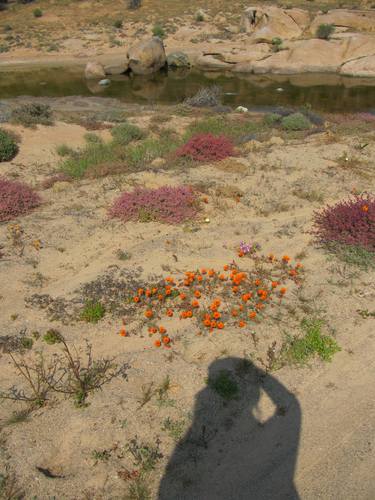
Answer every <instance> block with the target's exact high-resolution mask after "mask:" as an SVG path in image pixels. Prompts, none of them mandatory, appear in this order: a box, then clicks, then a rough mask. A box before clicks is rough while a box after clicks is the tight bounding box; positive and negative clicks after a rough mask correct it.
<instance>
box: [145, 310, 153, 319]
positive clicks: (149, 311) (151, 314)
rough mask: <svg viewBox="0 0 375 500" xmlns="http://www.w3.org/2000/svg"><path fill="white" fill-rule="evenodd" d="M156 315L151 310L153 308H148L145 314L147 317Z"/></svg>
mask: <svg viewBox="0 0 375 500" xmlns="http://www.w3.org/2000/svg"><path fill="white" fill-rule="evenodd" d="M153 315H154V313H153V312H152V311H151V309H147V311H146V312H145V316H146V318H149V319H150V318H152V317H153Z"/></svg>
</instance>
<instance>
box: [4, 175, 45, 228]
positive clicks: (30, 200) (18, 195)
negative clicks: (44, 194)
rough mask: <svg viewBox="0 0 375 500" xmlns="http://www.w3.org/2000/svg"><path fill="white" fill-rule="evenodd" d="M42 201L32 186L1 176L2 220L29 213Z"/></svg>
mask: <svg viewBox="0 0 375 500" xmlns="http://www.w3.org/2000/svg"><path fill="white" fill-rule="evenodd" d="M40 203H41V199H40V197H39V195H38V194H37V193H36V192H35V191H34V190H33V189H32V188H31V187H29V186H27V185H26V184H24V183H23V182H16V181H9V180H7V179H4V178H0V222H4V221H7V220H11V219H14V218H15V217H18V216H19V215H24V214H27V213H28V212H30V211H31V210H32V209H33V208H35V207H37V206H39V205H40Z"/></svg>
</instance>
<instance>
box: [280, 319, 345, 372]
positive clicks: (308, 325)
mask: <svg viewBox="0 0 375 500" xmlns="http://www.w3.org/2000/svg"><path fill="white" fill-rule="evenodd" d="M322 327H323V321H322V320H320V319H315V318H313V319H309V318H308V319H304V320H303V321H302V322H301V330H302V333H303V336H302V337H293V336H290V335H289V336H287V341H286V344H285V345H284V347H283V348H282V350H281V352H280V356H279V358H278V360H277V361H276V364H277V365H279V366H283V365H284V364H288V363H290V364H294V365H299V366H302V365H305V364H306V363H307V362H308V361H309V360H310V359H311V358H313V357H315V356H318V357H319V358H320V359H321V360H322V361H331V359H332V357H333V355H334V354H335V353H336V352H338V351H340V350H341V349H340V347H339V345H338V344H337V342H336V341H335V339H333V338H332V337H330V336H328V335H324V334H323V333H322Z"/></svg>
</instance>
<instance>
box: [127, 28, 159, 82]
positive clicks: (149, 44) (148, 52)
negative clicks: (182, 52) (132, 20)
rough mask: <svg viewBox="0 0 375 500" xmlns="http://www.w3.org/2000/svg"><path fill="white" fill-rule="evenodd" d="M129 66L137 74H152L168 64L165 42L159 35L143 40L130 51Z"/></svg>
mask: <svg viewBox="0 0 375 500" xmlns="http://www.w3.org/2000/svg"><path fill="white" fill-rule="evenodd" d="M128 59H129V68H130V69H131V70H132V72H133V73H135V74H136V75H150V74H151V73H155V72H156V71H159V69H161V68H162V67H163V66H165V64H166V60H167V59H166V56H165V50H164V44H163V42H162V41H161V40H160V38H158V37H153V38H151V39H150V40H143V41H141V42H138V43H136V44H135V45H133V46H132V47H130V49H129V51H128Z"/></svg>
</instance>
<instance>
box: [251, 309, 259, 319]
mask: <svg viewBox="0 0 375 500" xmlns="http://www.w3.org/2000/svg"><path fill="white" fill-rule="evenodd" d="M256 315H257V313H256V312H255V311H251V312H250V313H249V318H250V319H254V318H255V317H256Z"/></svg>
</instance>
